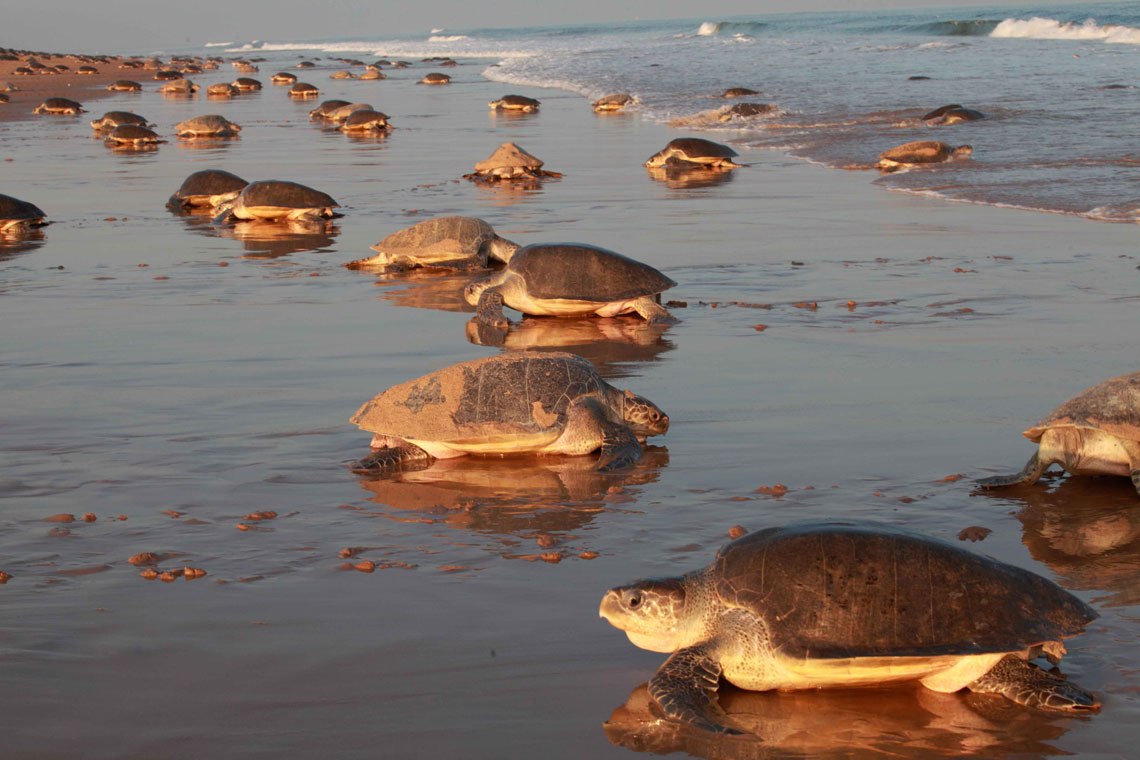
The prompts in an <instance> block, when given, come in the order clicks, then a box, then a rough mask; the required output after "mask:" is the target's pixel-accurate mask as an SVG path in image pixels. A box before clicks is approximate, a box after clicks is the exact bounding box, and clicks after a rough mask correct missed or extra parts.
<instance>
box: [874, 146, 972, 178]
mask: <svg viewBox="0 0 1140 760" xmlns="http://www.w3.org/2000/svg"><path fill="white" fill-rule="evenodd" d="M973 152H974V149H973V148H972V147H970V146H969V145H959V146H958V147H957V148H955V147H954V146H952V145H947V144H946V143H944V142H939V141H937V140H915V141H914V142H908V143H903V144H902V145H896V146H895V147H893V148H891V149H889V150H884V151H883V152H882V153H880V154H879V162H878V163H877V164H875V167H876V168H878V169H879V170H880V171H883V172H887V173H890V172H896V171H898V170H899V169H905V168H908V167H911V166H925V165H927V164H940V163H942V162H944V161H950V160H951V159H955V158H965V157H966V156H969V155H970V154H971V153H973Z"/></svg>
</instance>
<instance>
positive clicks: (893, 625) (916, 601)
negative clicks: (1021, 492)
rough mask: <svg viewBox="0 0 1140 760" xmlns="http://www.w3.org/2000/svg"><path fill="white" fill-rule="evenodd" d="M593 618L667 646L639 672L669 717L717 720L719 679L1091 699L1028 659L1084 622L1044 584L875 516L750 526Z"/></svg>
mask: <svg viewBox="0 0 1140 760" xmlns="http://www.w3.org/2000/svg"><path fill="white" fill-rule="evenodd" d="M599 613H600V614H601V616H602V617H604V618H605V619H606V620H608V621H609V622H610V623H611V624H613V625H614V626H615V627H617V628H620V629H621V630H624V631H625V632H626V634H627V635H628V636H629V638H630V640H631V642H633V643H634V644H636V645H637V646H639V647H642V648H645V649H650V650H652V651H658V652H667V653H670V657H669V659H668V660H667V661H666V662H665V664H664V665H662V667H661V669H660V670H659V671H658V672H657V674H656V675H655V676H654V677H653V679H652V680H651V681H650V683H649V693H650V695H651V697H652V699H653V701H654V702H655V703H656V705H657V706H658V708H660V710H661V711H662V712H663V713H664V715H665V716H666V717H667V718H669V719H672V720H676V721H679V722H682V723H687V724H690V725H693V726H695V727H697V728H702V729H705V730H708V731H715V732H723V733H737V732H736V731H734V729H732V728H731V727H729V726H727V725H725V723H726V717H727V716H725V715H724V713H723V712H722V711H721V710H720V708H719V706H718V705H717V699H716V697H717V694H716V693H717V686H718V683H719V680H720V679H721V678H722V677H723V678H724V679H725V680H727V681H728V682H730V683H732V684H734V685H736V686H738V687H740V688H743V689H749V690H753V691H768V690H773V689H778V690H790V689H814V688H825V687H851V686H865V685H872V684H881V683H892V682H902V681H919V682H920V683H922V684H923V685H924V686H926V687H927V688H930V689H932V690H934V691H938V692H946V693H949V692H954V691H958V690H960V689H963V688H967V689H970V690H971V691H975V692H983V693H995V694H1001V695H1003V696H1005V697H1006V698H1008V699H1010V700H1012V701H1015V702H1017V703H1019V704H1023V705H1026V706H1030V707H1034V708H1040V709H1047V710H1058V711H1065V712H1085V711H1094V710H1097V709H1099V706H1100V704H1099V702H1098V701H1097V699H1096V697H1095V696H1093V695H1092V694H1090V693H1088V692H1086V691H1085V690H1084V689H1081V688H1080V687H1079V686H1076V685H1075V684H1072V683H1070V682H1069V681H1067V680H1065V679H1064V678H1063V677H1061V676H1057V675H1054V674H1052V673H1050V672H1048V671H1045V670H1043V669H1041V668H1038V667H1037V666H1035V665H1033V664H1032V663H1029V662H1028V660H1029V659H1033V658H1036V657H1040V656H1044V657H1047V658H1048V659H1050V660H1052V661H1057V660H1059V659H1060V657H1061V656H1062V655H1063V654H1064V653H1065V647H1064V645H1063V644H1062V639H1065V638H1068V637H1071V636H1075V635H1077V634H1079V633H1081V631H1082V630H1083V629H1084V627H1085V626H1086V625H1087V624H1088V623H1089V622H1090V621H1092V620H1094V619H1095V618H1096V617H1097V613H1096V612H1095V611H1094V610H1093V609H1092V608H1090V607H1089V606H1088V605H1087V604H1085V603H1084V602H1082V601H1081V600H1080V599H1078V598H1076V597H1075V596H1073V595H1072V594H1070V593H1069V592H1067V591H1065V590H1064V589H1062V588H1060V587H1059V586H1057V585H1056V584H1054V583H1053V582H1052V581H1049V580H1048V579H1046V578H1043V577H1041V576H1038V575H1036V574H1034V573H1032V572H1030V571H1028V570H1025V569H1023V568H1019V567H1015V566H1013V565H1007V564H1005V563H1002V562H998V561H996V560H993V559H990V558H988V557H983V556H980V555H977V554H973V553H972V552H969V551H967V550H965V549H962V548H961V547H958V546H952V545H950V544H948V543H944V542H942V541H938V540H936V539H932V538H929V537H926V536H921V535H918V534H914V533H910V532H908V531H904V530H900V529H897V528H892V527H888V526H882V525H870V524H851V523H841V522H821V523H803V524H799V525H790V526H787V527H783V528H769V529H766V530H761V531H758V532H756V533H752V534H748V535H746V536H744V537H742V538H739V539H737V540H736V541H733V542H731V543H729V544H727V545H726V546H724V547H723V548H722V549H721V550H720V551H719V552H718V553H717V555H716V558H715V559H714V560H713V562H712V564H711V565H709V566H708V567H706V568H703V569H700V570H697V571H695V572H692V573H689V574H687V575H684V576H681V577H677V578H665V579H651V580H645V581H638V582H636V583H632V584H628V585H625V586H618V587H616V588H614V589H611V590H610V591H609V592H607V593H606V594H605V596H604V597H603V599H602V603H601V606H600V609H599Z"/></svg>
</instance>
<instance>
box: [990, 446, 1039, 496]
mask: <svg viewBox="0 0 1140 760" xmlns="http://www.w3.org/2000/svg"><path fill="white" fill-rule="evenodd" d="M1052 464H1053V462H1052V461H1046V460H1044V459H1041V458H1040V457H1039V456H1037V452H1034V454H1033V456H1031V457H1029V461H1028V462H1026V463H1025V467H1023V468H1021V472H1019V473H1016V474H1014V475H992V476H990V477H988V478H979V479H978V480H976V481H975V482H976V483H977V484H978V485H979V486H981V487H982V488H1005V487H1006V486H1015V485H1019V484H1021V485H1029V484H1030V483H1036V482H1037V481H1038V480H1040V479H1041V476H1042V475H1044V474H1045V471H1046V470H1048V469H1049V467H1050V466H1051V465H1052Z"/></svg>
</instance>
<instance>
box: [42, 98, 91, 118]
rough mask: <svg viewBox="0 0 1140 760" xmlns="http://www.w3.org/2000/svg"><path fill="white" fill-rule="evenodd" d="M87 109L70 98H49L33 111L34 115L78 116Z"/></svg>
mask: <svg viewBox="0 0 1140 760" xmlns="http://www.w3.org/2000/svg"><path fill="white" fill-rule="evenodd" d="M85 110H86V109H85V108H84V107H83V106H82V105H80V104H79V103H77V102H76V101H74V100H71V99H70V98H48V99H47V100H45V101H44V102H43V103H40V104H39V105H38V106H36V107H35V108H33V109H32V113H34V114H41V113H46V114H51V115H53V116H78V115H79V114H81V113H83V112H84V111H85Z"/></svg>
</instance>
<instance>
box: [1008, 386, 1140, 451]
mask: <svg viewBox="0 0 1140 760" xmlns="http://www.w3.org/2000/svg"><path fill="white" fill-rule="evenodd" d="M1065 425H1075V426H1077V427H1089V428H1097V429H1100V430H1104V431H1105V432H1107V433H1111V434H1112V435H1115V436H1118V437H1120V438H1125V439H1128V440H1133V441H1140V372H1133V373H1132V374H1129V375H1121V376H1119V377H1114V378H1111V379H1109V380H1105V381H1104V382H1102V383H1097V384H1096V385H1094V386H1093V387H1091V388H1088V389H1087V390H1084V391H1082V392H1081V393H1079V394H1077V395H1076V396H1074V397H1073V398H1071V399H1069V400H1068V401H1066V402H1065V403H1063V404H1061V405H1060V406H1059V407H1057V408H1056V409H1054V410H1053V411H1052V413H1051V414H1049V415H1048V416H1047V417H1046V418H1045V419H1043V420H1041V422H1039V423H1037V425H1035V426H1034V427H1031V428H1030V429H1029V430H1026V431H1025V437H1027V438H1029V439H1031V440H1038V439H1040V438H1041V434H1042V433H1044V432H1045V431H1046V430H1047V429H1048V428H1051V427H1061V426H1065Z"/></svg>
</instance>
